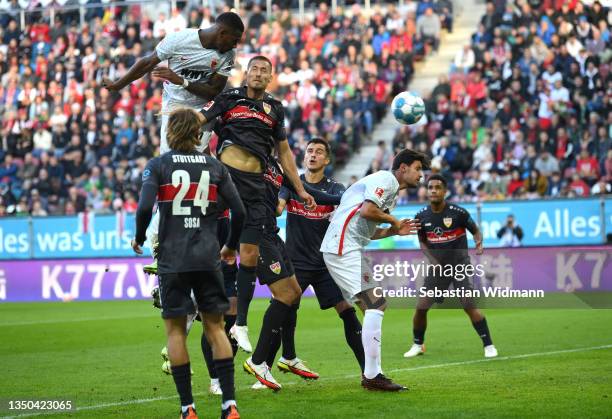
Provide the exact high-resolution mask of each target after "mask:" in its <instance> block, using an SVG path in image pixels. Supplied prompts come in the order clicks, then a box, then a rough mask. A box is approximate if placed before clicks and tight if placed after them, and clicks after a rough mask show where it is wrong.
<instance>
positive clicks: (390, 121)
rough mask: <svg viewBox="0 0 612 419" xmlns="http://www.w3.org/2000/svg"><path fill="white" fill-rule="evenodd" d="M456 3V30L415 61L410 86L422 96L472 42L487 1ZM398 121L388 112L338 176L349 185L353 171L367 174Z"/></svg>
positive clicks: (361, 174)
mask: <svg viewBox="0 0 612 419" xmlns="http://www.w3.org/2000/svg"><path fill="white" fill-rule="evenodd" d="M459 3H460V6H459ZM455 6H459V7H460V8H461V10H460V11H459V13H460V14H458V15H456V16H455V22H454V25H453V33H451V34H449V33H446V32H443V33H442V37H441V39H440V47H439V49H438V52H437V53H436V54H434V55H430V56H429V57H427V58H426V59H425V60H423V61H421V62H418V63H416V64H415V74H414V76H413V78H412V81H411V83H410V86H409V87H408V90H411V91H414V92H416V93H418V94H419V95H421V96H427V95H428V94H429V93H430V92H431V91H432V90H433V88H434V87H435V86H436V84H437V82H438V77H439V75H440V74H443V73H448V72H449V70H450V64H451V62H452V61H453V59H454V58H455V54H456V53H457V51H459V49H461V48H462V47H463V45H464V44H466V43H469V42H470V38H471V36H472V34H473V33H474V32H475V31H476V28H477V27H478V22H479V21H480V17H481V16H482V15H483V14H484V11H485V7H484V2H482V1H479V0H465V1H461V2H455ZM398 125H399V124H398V123H397V122H396V121H395V119H394V118H393V115H392V114H391V113H390V112H388V113H387V115H385V117H384V118H383V120H382V121H381V123H380V124H378V125H377V126H376V127H375V128H374V132H373V134H372V141H365V140H364V142H363V145H362V147H361V150H360V151H359V153H355V154H353V155H352V156H351V158H350V160H349V161H348V162H347V163H346V165H345V166H344V167H342V168H340V169H339V170H336V172H335V173H334V178H335V179H336V180H337V181H338V182H342V183H343V184H345V185H347V184H348V183H349V180H350V178H351V176H352V175H356V176H357V177H358V178H361V177H363V176H364V175H365V173H366V172H367V170H368V168H369V167H370V163H371V162H372V158H373V157H374V156H375V155H376V149H377V146H376V144H377V142H378V141H379V140H384V141H385V142H386V143H387V147H388V148H389V149H391V143H392V141H393V136H394V135H395V131H396V129H397V127H398Z"/></svg>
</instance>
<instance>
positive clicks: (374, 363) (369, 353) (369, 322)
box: [361, 310, 385, 378]
mask: <svg viewBox="0 0 612 419" xmlns="http://www.w3.org/2000/svg"><path fill="white" fill-rule="evenodd" d="M384 315H385V313H384V312H383V311H380V310H366V311H365V315H364V316H363V327H362V329H361V341H362V342H363V351H364V353H365V369H364V371H363V374H364V375H365V377H366V378H374V377H376V376H377V375H378V374H380V373H381V367H380V359H381V352H380V342H381V339H382V321H383V316H384Z"/></svg>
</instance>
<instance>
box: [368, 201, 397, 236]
mask: <svg viewBox="0 0 612 419" xmlns="http://www.w3.org/2000/svg"><path fill="white" fill-rule="evenodd" d="M359 216H360V217H361V218H365V219H366V220H369V221H374V222H377V223H388V224H391V227H395V228H396V229H397V230H399V229H400V227H401V223H400V220H398V219H397V218H395V217H394V216H392V215H391V214H387V213H386V212H384V211H383V210H381V209H380V208H379V206H378V205H376V204H375V203H374V202H372V201H370V200H367V199H366V200H365V201H363V205H362V206H361V210H360V211H359Z"/></svg>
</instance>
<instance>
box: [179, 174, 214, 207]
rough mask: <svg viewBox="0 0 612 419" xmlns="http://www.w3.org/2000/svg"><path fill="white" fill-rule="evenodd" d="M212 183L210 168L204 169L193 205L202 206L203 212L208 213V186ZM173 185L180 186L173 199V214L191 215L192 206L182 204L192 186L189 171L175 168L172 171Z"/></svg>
mask: <svg viewBox="0 0 612 419" xmlns="http://www.w3.org/2000/svg"><path fill="white" fill-rule="evenodd" d="M209 185H210V173H209V172H208V170H202V175H200V181H199V182H198V187H197V189H196V193H195V196H194V197H193V206H194V207H200V208H201V210H202V214H206V208H208V204H209V201H208V187H209ZM172 186H174V187H175V188H176V187H177V186H180V188H179V190H178V192H177V193H176V195H175V196H174V199H173V200H172V215H191V207H184V206H182V205H181V201H183V199H184V198H185V195H187V192H189V188H190V186H191V179H190V177H189V172H187V171H186V170H175V171H174V172H172Z"/></svg>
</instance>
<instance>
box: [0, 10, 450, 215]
mask: <svg viewBox="0 0 612 419" xmlns="http://www.w3.org/2000/svg"><path fill="white" fill-rule="evenodd" d="M217 3H221V2H217ZM440 3H441V4H445V2H444V1H442V2H440ZM15 7H17V6H16V5H15ZM223 7H224V8H225V9H226V10H227V6H223ZM444 10H447V9H444ZM444 10H442V9H441V11H442V12H443V11H444ZM14 11H15V10H13V12H14ZM218 11H221V8H219V10H218ZM313 12H314V13H313V14H312V16H313V18H312V19H306V21H305V22H304V23H301V22H300V20H299V19H298V17H297V16H294V15H292V14H291V11H290V9H289V8H280V7H279V6H277V5H275V6H274V10H273V14H272V16H273V19H272V20H271V21H268V20H267V18H266V14H265V12H264V11H263V10H262V9H261V7H260V6H259V5H258V4H254V5H249V10H242V11H240V14H241V16H244V17H245V23H246V24H247V25H248V31H247V33H246V36H245V39H244V40H243V43H242V44H241V45H240V46H239V47H238V57H239V59H238V62H237V65H236V68H235V71H234V76H233V77H232V78H231V79H230V84H232V85H238V84H240V82H241V81H242V75H243V70H244V64H245V61H246V60H248V57H249V56H252V55H253V54H256V53H262V54H265V55H267V56H269V57H270V58H271V59H272V61H273V63H274V64H275V67H276V71H277V78H276V80H275V82H274V86H273V93H274V94H275V95H276V96H277V97H279V98H281V99H282V100H283V103H284V105H285V109H286V125H287V126H288V134H289V140H290V144H291V145H292V147H293V149H294V150H295V153H296V156H297V157H298V162H300V161H301V158H300V157H301V154H302V153H303V151H304V149H305V144H306V141H307V140H308V139H309V138H311V137H312V136H314V135H318V136H323V137H325V138H326V139H328V140H329V141H330V143H331V144H332V146H333V150H334V156H335V164H344V163H345V162H346V161H347V159H348V158H349V156H350V154H351V153H352V152H354V151H355V150H358V149H359V147H360V145H361V144H362V142H363V141H364V140H368V139H369V137H370V135H371V133H372V130H373V127H374V125H375V124H376V123H377V122H378V121H379V120H380V118H381V117H382V116H383V115H384V113H385V110H386V106H387V103H388V101H389V98H390V96H391V95H393V94H394V93H396V92H399V91H401V90H403V88H404V87H405V86H406V83H407V82H408V81H409V79H410V76H411V74H412V71H413V69H412V62H413V58H414V53H415V51H416V52H417V53H421V54H422V52H424V51H426V50H427V49H428V48H430V47H429V45H434V44H435V45H437V44H438V39H437V36H436V35H435V33H434V32H435V31H434V32H432V31H428V25H427V24H426V22H425V23H424V22H422V21H421V22H419V23H417V21H416V18H415V14H414V13H413V12H412V13H411V14H410V15H408V14H407V11H406V10H405V9H403V10H399V9H397V8H395V7H394V6H391V7H389V8H388V9H381V10H380V11H377V12H376V13H375V14H374V15H373V16H372V18H371V19H368V18H367V17H366V14H365V13H363V10H362V9H361V8H360V7H359V6H358V5H354V6H352V7H351V8H350V9H348V10H347V12H346V13H343V14H339V15H338V17H335V16H333V14H332V13H331V11H330V10H329V7H328V5H327V4H326V3H321V4H320V5H319V6H318V8H316V9H314V10H313ZM419 12H420V14H425V13H426V12H425V9H423V10H419ZM427 14H428V16H430V15H431V12H427ZM213 15H214V13H213V12H212V11H211V10H210V9H208V8H201V7H197V8H192V7H185V9H183V10H178V9H176V10H173V11H172V13H171V14H170V16H166V15H165V14H163V13H160V14H159V15H158V17H157V18H156V20H151V19H149V17H148V16H147V14H146V13H144V9H143V8H141V6H139V5H134V6H130V7H129V8H126V7H116V6H109V7H106V8H104V9H88V11H87V15H86V24H84V25H83V26H82V27H80V26H79V25H78V13H77V14H76V16H75V13H73V12H65V13H58V14H57V16H56V19H55V21H54V22H52V23H49V17H48V15H46V14H45V15H41V14H40V13H39V14H28V15H27V21H26V22H27V24H26V26H25V27H20V26H19V18H18V15H17V14H16V13H13V14H12V15H11V13H5V14H2V15H1V18H0V20H1V22H0V23H1V24H2V25H1V28H0V38H1V39H2V46H1V47H0V73H1V76H0V111H2V115H3V117H2V128H1V131H0V135H1V138H0V145H1V147H0V216H2V215H6V214H17V215H26V214H31V215H46V214H74V213H77V212H81V211H84V210H85V209H86V208H87V209H89V210H92V211H95V212H110V211H113V210H120V209H123V210H126V211H128V212H131V211H134V210H135V208H136V200H137V193H138V190H139V186H140V173H141V172H142V170H143V168H144V165H145V164H146V162H147V159H149V158H150V157H152V156H153V155H155V154H156V153H157V152H158V147H159V121H158V119H159V118H157V114H158V112H159V110H160V106H161V93H162V83H161V81H160V80H156V79H151V77H149V76H146V77H145V78H143V79H141V80H139V81H137V82H134V83H132V84H131V85H130V87H129V88H126V89H124V90H123V91H121V92H120V94H117V95H114V94H112V93H110V92H109V91H107V90H106V89H103V88H101V87H100V82H101V80H102V78H103V77H106V76H108V77H110V78H111V79H114V78H117V77H119V76H120V75H122V74H124V73H125V72H126V71H127V69H128V68H129V67H130V66H131V65H132V64H133V63H134V62H135V60H136V59H137V58H139V57H142V56H143V55H145V54H147V53H149V52H150V51H152V50H153V49H154V47H155V45H156V44H157V43H158V42H159V40H160V39H162V38H163V37H164V35H165V34H166V33H169V32H171V31H176V30H181V29H183V28H186V27H196V28H197V27H199V28H207V27H208V26H210V25H211V24H212V22H213V20H214V16H213ZM447 21H450V19H447ZM417 27H418V29H419V31H420V32H419V34H417V32H416V31H417ZM438 31H439V28H438ZM420 33H422V34H423V36H421V35H420ZM419 51H421V52H419Z"/></svg>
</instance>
